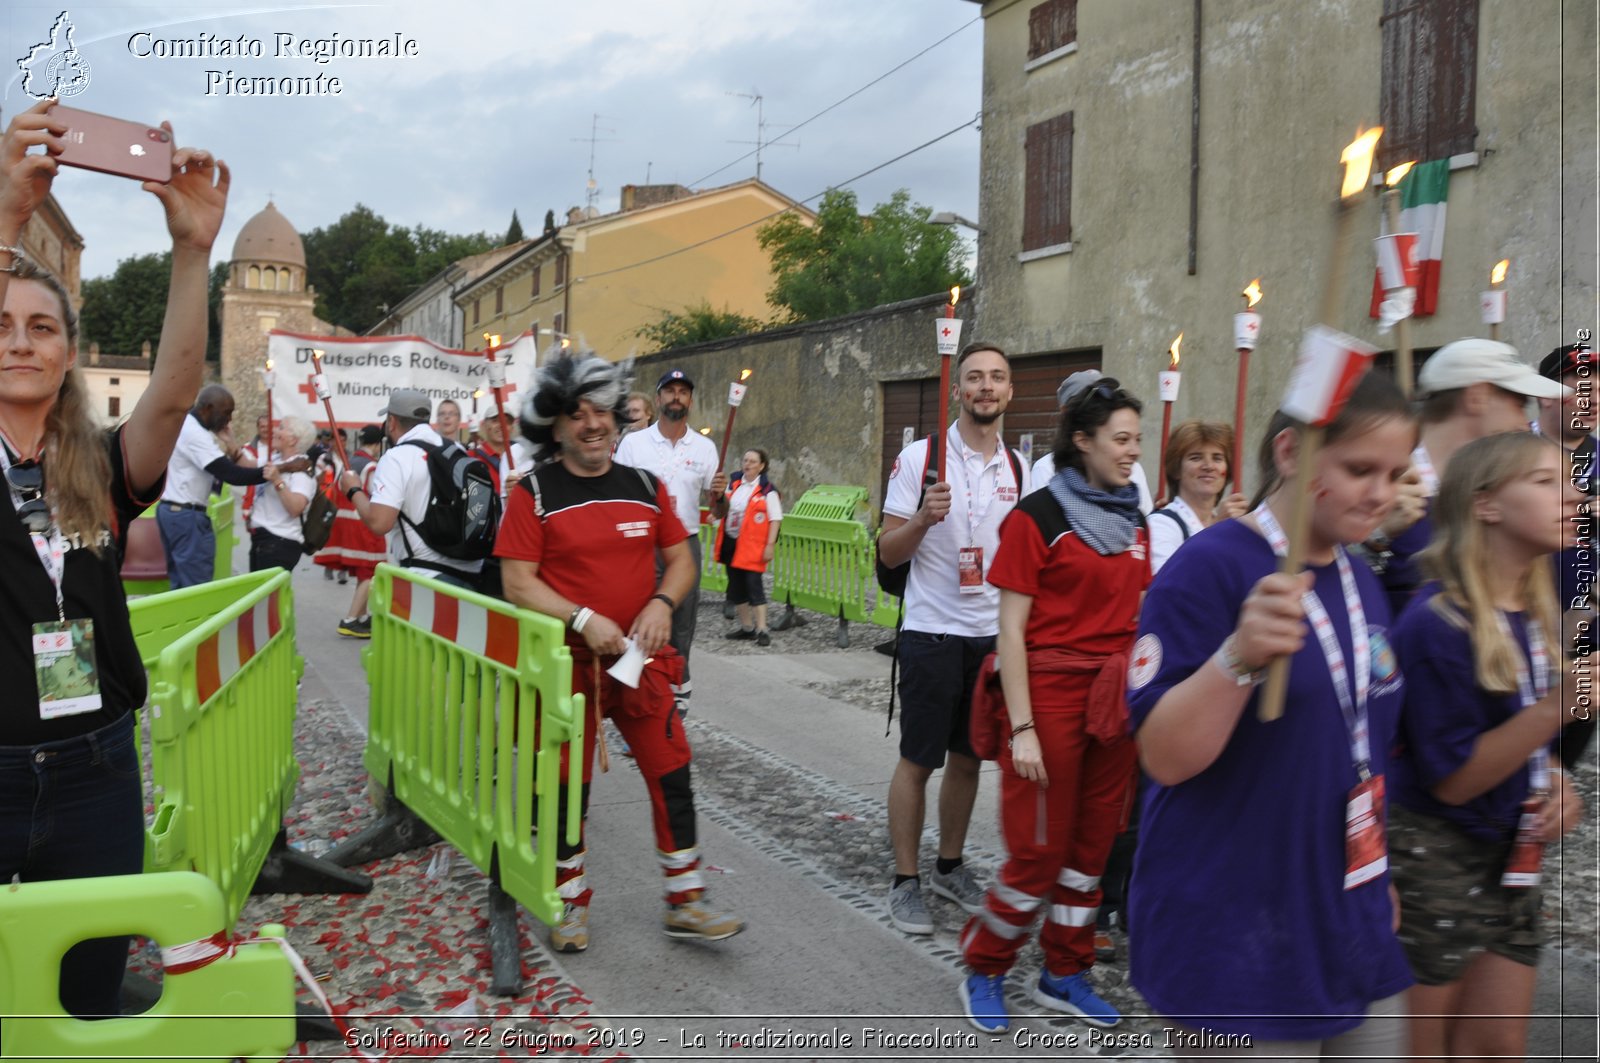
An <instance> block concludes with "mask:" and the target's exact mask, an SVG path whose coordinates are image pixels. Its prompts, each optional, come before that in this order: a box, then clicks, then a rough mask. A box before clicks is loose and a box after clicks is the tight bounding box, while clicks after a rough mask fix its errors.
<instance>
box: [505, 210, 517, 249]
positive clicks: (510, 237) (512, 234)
mask: <svg viewBox="0 0 1600 1063" xmlns="http://www.w3.org/2000/svg"><path fill="white" fill-rule="evenodd" d="M522 240H523V235H522V219H521V218H519V217H517V212H516V211H515V210H513V211H512V212H511V227H510V228H508V229H507V230H506V238H505V239H504V240H501V241H500V243H501V245H502V246H504V245H505V244H515V243H520V242H521V241H522Z"/></svg>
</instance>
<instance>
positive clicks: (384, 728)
mask: <svg viewBox="0 0 1600 1063" xmlns="http://www.w3.org/2000/svg"><path fill="white" fill-rule="evenodd" d="M564 635H565V629H564V628H563V627H562V624H561V622H560V621H559V620H556V619H554V618H553V617H548V616H542V615H539V614H537V613H533V612H530V611H529V610H526V609H517V608H515V607H513V606H510V605H508V604H506V603H505V602H502V601H499V600H497V599H494V598H489V597H486V596H484V595H481V594H474V593H472V592H470V591H464V590H461V589H460V588H458V587H453V586H451V585H449V584H446V583H441V582H439V581H438V580H435V579H430V578H428V577H427V576H424V575H422V574H421V573H420V572H419V571H417V570H414V569H403V568H399V567H396V566H394V565H388V564H383V565H379V566H378V569H377V572H376V574H375V575H374V577H373V582H372V641H371V642H370V643H368V645H367V648H366V649H365V650H364V651H363V658H364V660H365V663H366V668H367V679H368V683H369V685H370V687H371V691H372V694H371V700H370V708H369V709H368V716H367V719H368V733H367V748H366V754H365V763H366V767H367V771H368V773H369V774H370V775H371V777H372V778H373V779H376V780H378V781H380V782H383V783H385V784H386V785H387V786H388V789H389V791H390V792H391V793H392V794H393V795H394V796H395V797H396V798H397V799H398V800H399V801H400V802H402V803H403V804H404V805H405V806H406V807H407V808H409V809H410V810H411V811H412V812H415V813H416V814H417V815H418V816H419V817H421V818H422V820H423V821H424V822H426V823H427V824H428V826H430V827H432V828H433V829H434V830H435V831H437V832H438V833H439V834H440V835H441V836H442V837H443V838H444V839H445V840H446V841H448V842H450V844H452V845H454V846H455V847H456V848H457V849H459V850H460V851H461V853H462V855H463V856H465V857H466V858H467V859H468V860H470V861H471V862H472V863H473V864H474V865H475V866H476V867H477V868H478V869H479V870H481V871H483V872H484V873H485V874H492V873H493V872H492V871H491V869H495V870H497V871H498V876H499V882H500V887H501V889H503V890H505V892H506V893H508V894H510V895H511V896H512V897H514V898H515V899H516V900H518V901H520V902H521V903H522V905H523V907H525V908H527V910H528V911H529V912H531V913H532V914H533V915H534V917H535V918H537V919H539V920H541V921H543V922H545V923H547V924H552V925H553V924H554V923H556V922H557V921H558V920H559V919H560V917H561V909H562V902H561V898H560V896H559V895H558V894H557V893H556V886H555V874H556V867H555V850H556V847H555V845H554V844H553V842H554V840H555V838H556V837H557V833H556V832H557V830H558V828H559V826H560V825H559V824H558V823H557V810H558V803H559V798H560V786H561V774H562V772H561V765H562V759H563V757H562V753H563V751H564V749H566V748H567V746H568V743H570V744H571V748H573V749H578V750H581V749H582V748H583V729H584V727H585V725H586V721H585V719H584V713H585V706H584V698H583V697H582V696H581V695H574V694H573V693H572V657H571V654H570V653H569V652H568V650H567V647H566V643H565V639H564ZM568 785H569V798H570V800H569V807H568V816H567V821H566V824H565V828H566V831H567V837H568V838H569V839H570V840H571V841H573V842H576V841H577V839H578V829H579V824H580V821H581V815H582V804H583V802H582V786H583V778H582V773H581V772H573V773H572V778H571V779H570V780H569V784H568ZM536 801H537V805H538V823H537V826H538V836H539V837H540V838H541V839H549V840H550V841H551V843H552V844H547V845H539V846H537V847H536V846H535V845H534V843H533V838H532V830H533V828H534V826H535V824H534V822H533V810H534V805H535V802H536Z"/></svg>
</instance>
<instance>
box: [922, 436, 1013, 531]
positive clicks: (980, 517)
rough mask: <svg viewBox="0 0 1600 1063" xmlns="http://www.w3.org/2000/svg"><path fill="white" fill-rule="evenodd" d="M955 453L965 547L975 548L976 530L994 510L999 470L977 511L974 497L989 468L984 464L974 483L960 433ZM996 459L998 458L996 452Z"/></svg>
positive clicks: (976, 502)
mask: <svg viewBox="0 0 1600 1063" xmlns="http://www.w3.org/2000/svg"><path fill="white" fill-rule="evenodd" d="M1000 447H1001V448H1004V447H1005V442H1004V441H1003V440H1002V441H1001V443H1000ZM955 451H956V454H955V458H956V462H955V463H956V466H957V467H958V468H960V469H961V487H962V490H963V492H964V493H965V494H966V498H967V545H968V546H976V545H977V543H978V529H979V528H982V527H983V522H984V521H986V520H988V519H989V511H990V510H991V509H993V508H994V500H995V496H996V495H998V494H999V493H1000V470H999V469H996V470H995V473H994V486H993V487H992V488H990V490H989V497H988V498H987V499H985V500H984V503H983V508H982V509H979V508H978V499H977V497H976V496H977V495H978V494H981V493H982V491H983V474H984V473H986V472H988V471H989V466H988V464H987V463H985V464H984V466H983V468H981V469H979V470H978V476H977V479H976V482H974V479H973V476H972V470H971V469H969V468H968V467H967V458H966V456H967V454H968V453H969V451H968V449H967V444H966V442H965V441H964V440H962V438H961V435H960V433H957V434H956V447H955ZM970 453H976V452H970ZM929 457H930V458H931V457H932V455H931V454H930V455H929ZM978 457H980V458H981V457H983V455H982V454H978ZM996 457H1000V453H999V451H998V450H997V451H996ZM1000 464H1001V465H1008V464H1010V463H1009V462H1007V461H1005V460H1003V459H1002V460H1001V462H1000ZM948 478H949V477H948V474H946V479H948ZM1017 489H1018V490H1019V491H1020V490H1021V489H1022V485H1021V484H1018V485H1017Z"/></svg>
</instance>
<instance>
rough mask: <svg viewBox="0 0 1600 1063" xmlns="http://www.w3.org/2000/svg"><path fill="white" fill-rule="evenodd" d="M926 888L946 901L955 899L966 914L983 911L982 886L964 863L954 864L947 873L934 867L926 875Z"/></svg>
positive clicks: (975, 913)
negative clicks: (942, 872) (952, 868)
mask: <svg viewBox="0 0 1600 1063" xmlns="http://www.w3.org/2000/svg"><path fill="white" fill-rule="evenodd" d="M928 888H929V889H931V890H933V892H935V893H937V894H938V895H939V896H941V897H943V898H944V899H945V900H947V901H955V902H956V903H957V904H959V905H960V906H961V909H962V911H964V912H966V913H967V914H968V915H977V914H978V913H979V912H981V911H983V887H982V886H980V885H978V880H977V879H975V878H973V877H972V871H971V870H970V869H969V868H968V867H967V865H966V864H958V865H956V867H955V870H953V871H951V872H950V873H949V874H948V875H941V874H939V869H938V868H937V867H936V868H934V869H933V873H932V874H931V875H929V876H928Z"/></svg>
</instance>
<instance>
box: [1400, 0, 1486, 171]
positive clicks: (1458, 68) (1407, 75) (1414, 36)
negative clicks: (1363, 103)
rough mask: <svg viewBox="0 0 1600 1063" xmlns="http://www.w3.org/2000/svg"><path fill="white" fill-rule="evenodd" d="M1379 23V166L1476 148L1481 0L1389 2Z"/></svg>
mask: <svg viewBox="0 0 1600 1063" xmlns="http://www.w3.org/2000/svg"><path fill="white" fill-rule="evenodd" d="M1379 25H1380V26H1381V27H1382V31H1383V75H1382V89H1381V92H1380V103H1379V113H1380V114H1381V115H1382V118H1381V121H1382V122H1383V139H1382V140H1381V141H1380V142H1379V143H1378V165H1379V168H1380V169H1386V168H1388V167H1390V166H1394V165H1397V164H1399V163H1402V162H1406V161H1407V160H1415V161H1417V162H1433V161H1434V160H1437V159H1448V158H1450V156H1452V155H1463V154H1466V153H1467V152H1470V151H1472V150H1473V142H1474V140H1475V139H1476V137H1477V132H1478V128H1477V119H1476V98H1477V80H1478V0H1383V15H1382V17H1381V18H1380V19H1379Z"/></svg>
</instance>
